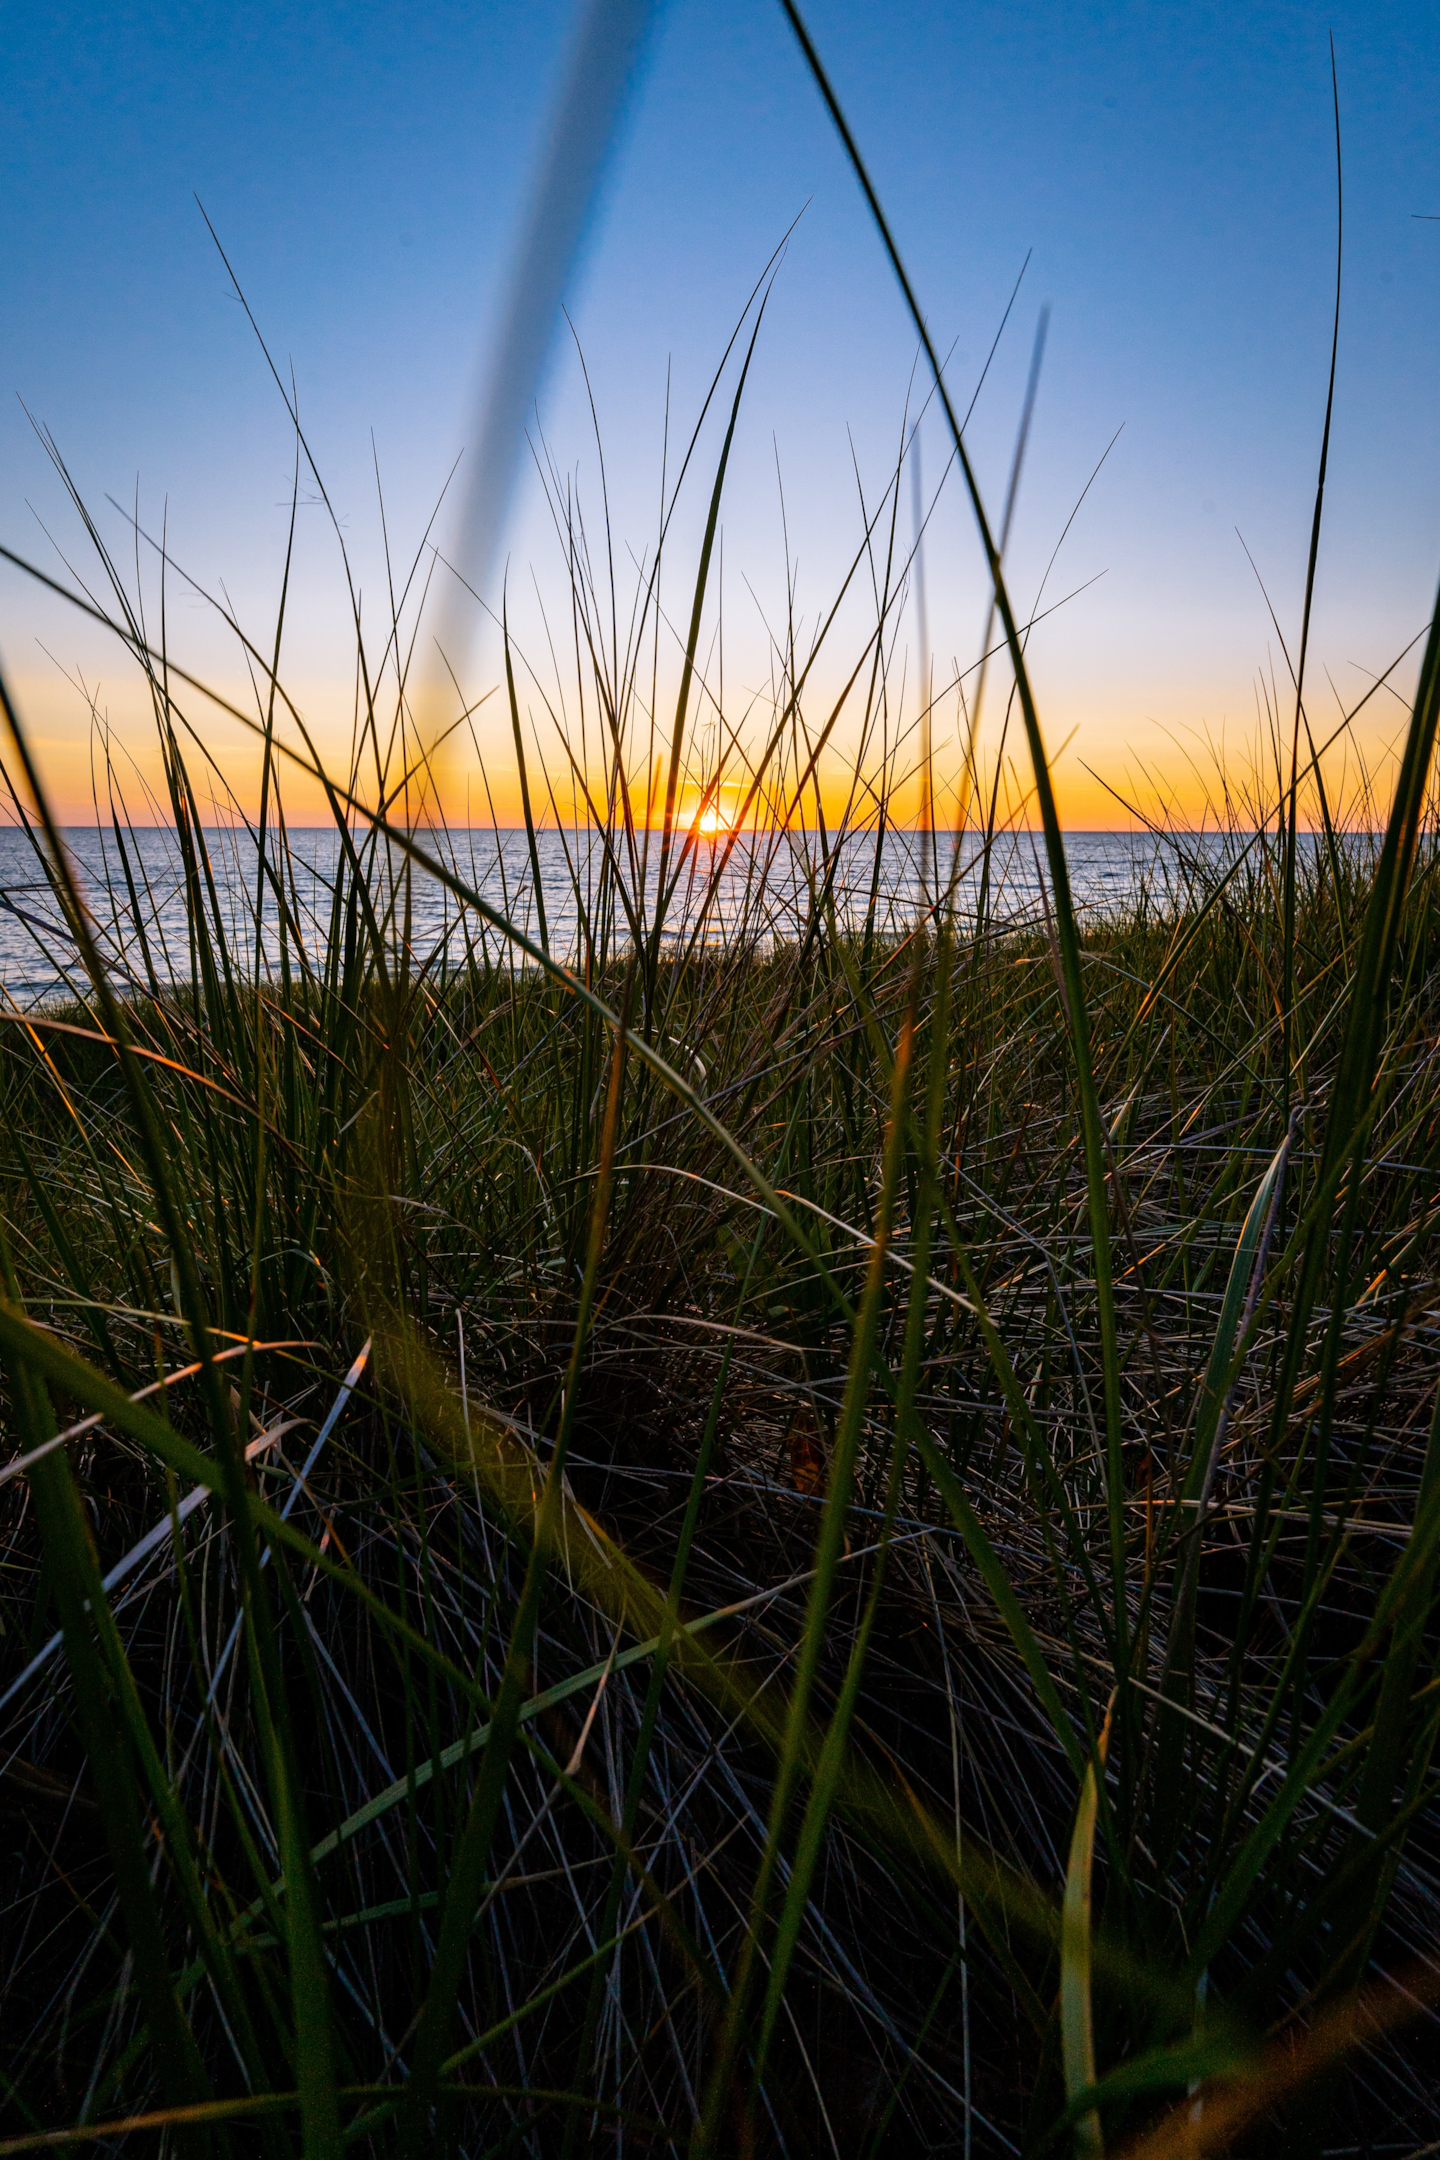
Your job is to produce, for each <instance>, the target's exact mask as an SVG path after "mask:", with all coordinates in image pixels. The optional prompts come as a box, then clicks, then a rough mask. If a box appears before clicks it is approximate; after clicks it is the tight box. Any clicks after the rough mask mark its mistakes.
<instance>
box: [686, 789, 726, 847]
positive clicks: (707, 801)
mask: <svg viewBox="0 0 1440 2160" xmlns="http://www.w3.org/2000/svg"><path fill="white" fill-rule="evenodd" d="M734 822H735V820H734V813H733V811H731V810H728V809H727V808H726V805H725V803H724V802H723V801H722V800H721V798H720V796H718V795H713V796H709V797H707V798H703V799H702V800H701V801H700V802H699V803H698V804H697V805H696V806H695V808H694V809H693V810H692V811H691V813H690V829H691V831H692V832H696V833H698V834H699V835H700V837H701V839H702V840H718V839H720V838H721V837H722V836H723V835H724V834H726V833H728V832H730V831H731V830H732V828H733V826H734Z"/></svg>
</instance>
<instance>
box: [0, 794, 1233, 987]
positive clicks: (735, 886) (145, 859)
mask: <svg viewBox="0 0 1440 2160" xmlns="http://www.w3.org/2000/svg"><path fill="white" fill-rule="evenodd" d="M644 837H645V836H644V835H640V836H638V837H637V842H636V860H635V861H634V862H633V863H632V862H631V861H630V860H629V858H628V857H626V858H624V859H623V861H622V870H623V882H624V884H625V887H626V890H627V892H629V893H630V894H632V895H633V894H634V893H635V892H637V891H640V890H642V889H643V891H644V894H645V911H644V919H645V920H646V921H647V922H648V921H649V920H652V919H653V906H654V901H655V895H656V887H657V870H658V860H657V859H658V855H659V836H658V835H656V834H651V835H650V836H649V848H648V858H649V859H648V862H645V863H642V862H641V861H640V859H639V857H640V850H641V848H642V847H643V844H644ZM288 839H289V865H290V866H289V873H288V875H289V888H290V890H289V904H290V907H291V910H292V913H293V915H294V918H295V920H296V921H297V923H298V924H299V928H300V934H301V936H302V937H303V939H304V941H305V943H306V945H307V946H308V947H309V949H310V951H311V953H312V955H313V956H314V957H315V958H317V959H318V958H319V956H320V954H321V952H322V950H323V947H324V944H325V941H326V939H327V937H328V935H329V909H330V902H331V896H332V893H333V881H334V877H335V872H336V868H337V864H338V862H339V859H340V841H339V838H338V836H337V835H336V833H335V832H334V830H333V829H317V830H300V831H292V832H291V833H290V834H289V836H288ZM66 840H67V844H68V846H69V848H70V851H71V855H72V859H73V861H74V862H75V864H76V866H77V868H78V870H79V873H80V876H81V880H82V882H83V884H84V887H85V891H86V894H87V896H88V899H89V902H90V905H91V909H92V912H93V914H94V916H95V919H96V921H97V923H98V924H99V926H100V929H101V933H102V943H103V947H104V950H105V953H106V957H107V960H108V962H109V964H110V966H111V967H112V969H113V970H114V973H115V975H116V977H117V979H118V980H120V981H122V982H123V981H125V980H126V979H129V980H131V981H134V982H136V983H137V984H138V983H141V982H144V981H145V980H146V979H147V977H148V973H149V968H150V967H151V966H153V968H154V970H155V973H156V974H157V975H158V977H159V978H160V979H161V980H171V981H174V980H186V979H188V978H189V977H190V975H191V973H192V965H191V949H190V934H189V925H188V920H187V912H186V906H185V893H184V884H183V878H182V871H181V860H180V851H179V848H178V845H177V842H176V837H175V834H174V833H173V832H172V831H170V830H168V829H166V828H160V827H156V828H149V829H142V830H139V831H134V832H131V833H128V834H127V835H126V838H125V845H124V848H123V850H122V848H121V846H120V845H119V843H118V842H117V840H116V838H115V835H114V834H113V833H112V832H102V831H97V830H95V829H94V828H90V827H84V828H72V829H71V830H70V831H69V832H68V833H67V835H66ZM205 843H206V850H207V855H208V860H209V865H210V872H211V877H212V880H213V885H214V891H215V896H216V901H217V903H218V906H219V910H220V912H221V914H222V916H223V917H224V919H225V920H226V922H227V925H228V926H229V928H230V930H231V932H232V933H233V935H232V944H233V949H234V951H235V952H236V954H237V955H238V956H243V958H242V960H241V964H243V965H247V966H248V965H250V964H251V963H252V961H253V954H254V943H255V917H254V904H255V885H256V875H255V873H256V851H255V847H254V844H253V842H252V841H251V839H250V838H249V836H248V834H246V833H245V832H244V831H243V830H240V831H236V830H232V829H228V828H225V829H222V828H216V829H211V830H209V831H207V832H206V834H205ZM1182 844H1183V846H1184V848H1185V850H1186V851H1187V852H1189V853H1191V854H1193V853H1194V851H1195V850H1196V848H1197V847H1207V849H1208V846H1209V845H1210V844H1208V843H1202V842H1197V841H1196V840H1195V839H1194V838H1187V839H1186V840H1185V841H1184V842H1183V843H1182ZM427 845H428V846H431V847H432V848H434V849H435V851H436V852H437V853H439V852H441V851H442V850H443V852H444V855H445V857H446V858H447V859H448V861H449V864H450V867H451V868H452V869H453V870H454V871H455V873H456V874H457V875H458V876H459V877H461V878H462V879H463V880H464V881H465V882H466V883H467V884H468V885H469V886H471V887H472V889H473V890H474V891H476V892H477V893H479V894H480V896H481V897H482V898H483V899H484V900H485V901H487V902H488V903H489V905H490V906H491V907H493V908H495V909H497V910H499V911H500V912H501V913H503V914H504V915H506V916H507V918H508V919H509V920H510V921H512V922H513V923H515V924H516V925H517V926H518V927H519V928H520V929H522V930H523V931H524V932H525V933H526V934H527V935H528V936H530V937H531V938H532V939H533V938H535V937H536V936H537V934H538V929H539V921H538V914H537V910H536V906H535V893H534V878H533V876H532V871H531V864H530V856H529V849H528V846H527V843H526V838H525V834H524V832H523V831H513V832H508V831H502V832H495V831H492V830H491V829H489V828H488V827H487V828H485V829H484V830H479V831H462V832H458V833H451V834H448V835H443V836H442V835H432V836H430V837H429V838H428V840H427ZM951 846H952V842H951V840H950V838H949V836H948V835H941V836H940V837H939V839H938V842H937V843H936V844H935V850H934V851H935V854H936V855H937V856H938V860H939V864H940V870H941V877H942V882H943V880H944V878H945V877H946V876H948V873H949V866H950V850H951ZM925 847H926V849H928V848H929V847H930V843H929V842H928V841H927V842H926V843H925ZM537 852H538V856H539V862H540V884H541V893H542V897H543V900H544V906H545V917H546V926H547V929H548V934H549V942H550V946H551V949H552V950H553V951H554V952H556V953H557V954H558V955H560V956H561V957H563V958H569V957H570V956H571V955H572V954H573V953H574V952H575V951H576V949H577V944H578V941H579V938H580V934H581V930H582V926H583V925H584V924H585V923H587V922H591V923H593V921H594V915H595V906H596V896H597V893H598V891H599V888H600V883H601V869H602V862H603V849H602V842H601V840H600V839H599V837H598V836H597V835H596V834H594V833H593V832H589V831H582V832H578V833H575V832H566V833H561V832H556V831H548V832H542V833H540V834H539V835H538V837H537ZM1066 854H1067V859H1068V862H1069V865H1070V878H1071V885H1072V889H1073V891H1074V894H1075V899H1076V903H1077V906H1079V907H1080V908H1081V909H1082V910H1086V911H1092V910H1102V911H1103V910H1106V909H1108V908H1112V907H1116V906H1120V905H1123V904H1124V902H1125V901H1126V900H1127V899H1128V898H1129V897H1130V896H1131V895H1132V894H1133V893H1134V892H1135V890H1136V888H1137V885H1138V884H1139V882H1140V881H1142V880H1144V881H1148V882H1149V883H1151V884H1152V885H1153V884H1154V883H1156V882H1157V881H1162V882H1163V881H1164V880H1166V879H1168V878H1170V877H1172V876H1174V875H1175V874H1176V865H1177V857H1176V854H1175V851H1174V848H1173V846H1172V845H1171V844H1170V843H1160V842H1157V841H1155V840H1153V839H1151V838H1150V837H1148V836H1146V835H1142V834H1130V833H1072V834H1070V835H1069V837H1068V838H1067V841H1066ZM1042 859H1043V858H1042ZM722 864H723V867H721V866H722ZM960 864H961V874H960V878H959V883H958V893H959V900H960V908H961V914H962V920H963V916H964V914H965V912H966V911H967V910H973V908H974V907H975V904H976V901H977V898H978V896H979V890H980V868H979V850H978V847H977V846H976V844H975V843H974V842H973V841H971V840H970V839H968V838H967V839H964V840H962V842H961V846H960ZM921 868H922V848H921V842H920V839H919V836H917V835H915V834H909V833H893V832H892V833H889V834H887V835H886V838H885V840H884V842H883V844H882V845H881V847H880V849H879V854H878V861H877V850H876V845H875V841H874V839H873V837H867V836H866V835H863V834H860V835H856V836H854V837H852V838H850V839H848V840H847V841H846V842H845V843H844V844H843V846H842V847H841V848H840V850H839V858H838V862H832V865H831V890H832V892H833V896H834V902H835V906H836V909H837V912H838V914H839V915H840V917H841V919H842V920H844V921H847V922H849V923H851V924H852V925H854V926H856V927H858V926H859V925H861V924H862V923H863V922H864V920H865V918H866V915H867V913H868V911H869V910H870V908H871V907H872V905H873V907H874V910H875V919H876V923H877V926H878V927H879V928H880V929H881V930H882V931H886V930H897V929H901V928H904V927H906V926H907V925H908V924H909V923H911V922H913V920H914V919H915V915H916V912H917V909H918V908H919V907H920V905H921V904H922V900H923V895H924V889H925V887H924V883H923V881H922V876H921ZM717 869H719V871H720V874H719V878H718V883H717V884H716V888H715V892H714V895H713V899H712V901H711V904H710V906H709V908H708V910H706V909H705V908H704V905H703V901H704V894H705V891H706V889H707V885H708V883H709V881H710V880H711V878H712V874H713V873H714V872H715V871H716V870H717ZM825 872H826V860H825V856H824V854H823V851H822V849H821V846H820V843H819V841H818V839H817V837H816V835H815V834H813V833H807V834H798V833H797V834H793V835H778V836H777V835H775V834H752V835H746V836H743V837H741V838H740V839H738V840H737V841H736V842H735V844H734V846H733V849H732V850H731V853H730V855H729V858H728V861H727V860H725V858H724V849H723V844H722V843H717V842H711V841H702V842H701V843H700V845H699V847H698V850H694V851H692V852H691V854H690V855H689V856H687V858H686V860H685V862H684V864H683V866H682V873H681V878H680V883H679V886H678V888H677V890H676V893H675V897H674V900H673V903H672V905H671V906H670V908H669V909H668V911H667V934H669V933H670V932H671V931H673V932H674V933H675V934H679V933H680V932H681V931H682V930H683V928H684V926H685V925H686V924H687V923H689V924H693V923H694V922H695V921H696V920H697V919H698V917H699V916H700V915H701V914H702V913H703V914H704V915H705V935H706V936H707V937H708V938H710V939H711V940H714V939H719V938H723V937H726V936H730V935H734V934H736V933H737V932H739V931H742V930H744V931H749V932H752V933H753V934H755V935H756V936H760V937H767V938H772V939H773V938H777V937H779V938H783V937H786V936H789V935H793V934H794V933H795V932H796V931H797V930H798V929H799V928H800V926H801V924H802V923H803V920H804V918H805V915H806V914H807V912H808V910H809V908H810V907H811V905H812V901H813V896H814V894H815V893H816V891H817V890H818V889H819V886H820V881H821V880H822V879H823V878H824V876H825ZM932 889H933V887H932ZM1039 899H1040V880H1039V871H1038V864H1037V857H1036V852H1035V846H1034V845H1033V844H1032V842H1031V839H1030V837H1029V835H1028V834H1020V835H1015V836H1007V837H1006V838H1005V839H1004V840H1002V841H1001V842H999V843H998V844H997V847H996V850H995V853H994V856H993V858H992V862H991V866H990V871H989V906H990V909H991V911H992V912H993V913H994V914H995V915H997V916H998V917H1000V918H1001V919H1008V920H1012V921H1013V920H1018V919H1022V918H1025V917H1027V916H1030V915H1032V914H1033V913H1034V912H1035V911H1036V909H1037V907H1038V905H1039ZM612 905H613V902H612ZM276 924H277V909H276V900H275V895H274V893H273V892H267V894H266V896H265V908H264V915H263V945H264V948H265V951H266V954H267V956H268V957H270V958H272V959H273V957H274V954H275V951H276ZM627 934H628V926H627V923H626V918H625V916H624V913H623V911H622V912H621V913H620V914H619V917H618V924H617V925H612V927H611V929H610V941H611V943H612V944H613V943H614V942H616V940H617V938H618V939H619V940H620V941H622V942H623V940H624V938H625V936H626V935H627ZM467 935H468V936H469V937H471V938H473V939H475V940H477V941H478V940H479V939H480V938H482V937H483V938H485V939H486V940H488V942H489V945H490V949H491V950H492V951H493V950H495V949H496V946H497V933H496V932H495V931H494V929H493V928H485V927H483V926H482V924H481V922H480V919H479V917H478V916H477V914H476V913H475V912H474V911H473V910H471V911H462V910H461V908H460V906H459V904H458V903H457V901H456V899H455V896H454V895H453V894H451V893H449V892H447V891H446V889H445V887H444V886H443V885H442V884H441V883H440V882H439V881H438V880H437V879H435V878H433V877H430V876H427V875H425V874H424V873H423V872H422V873H417V874H416V876H415V877H414V879H413V880H412V883H411V891H410V912H409V937H410V942H411V946H412V948H413V950H414V952H415V953H416V955H417V957H418V958H419V959H421V960H426V961H430V960H433V959H434V958H436V957H437V955H439V954H443V953H447V952H448V953H450V954H457V953H458V952H460V951H461V950H462V949H463V944H462V943H459V942H457V940H461V941H463V938H464V937H465V936H467ZM74 972H75V955H74V949H73V946H72V945H71V942H70V940H69V937H68V935H67V933H66V932H65V930H64V927H63V924H62V922H61V918H60V915H59V911H58V909H57V908H56V906H55V903H54V900H53V898H52V896H51V893H50V890H49V887H48V885H47V883H46V880H45V876H44V872H43V869H42V867H41V864H40V863H39V861H38V860H37V858H36V855H35V852H34V849H33V847H32V845H31V843H30V841H29V840H28V838H27V837H26V835H25V834H24V833H23V832H22V831H19V830H17V829H16V828H14V827H8V828H0V986H3V989H4V992H5V994H6V996H7V997H8V998H9V1000H10V1001H12V1002H15V1003H20V1004H30V1003H33V1002H34V1001H35V1000H36V999H39V998H44V997H47V996H53V995H55V994H57V993H63V991H64V989H65V986H66V983H67V981H68V980H69V979H71V978H72V977H73V975H74Z"/></svg>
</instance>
